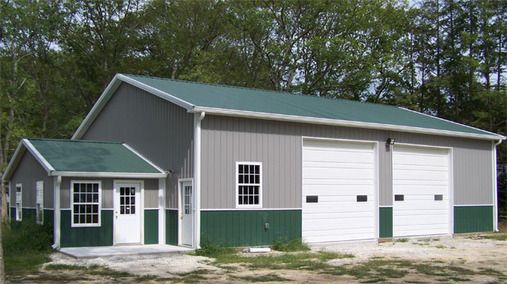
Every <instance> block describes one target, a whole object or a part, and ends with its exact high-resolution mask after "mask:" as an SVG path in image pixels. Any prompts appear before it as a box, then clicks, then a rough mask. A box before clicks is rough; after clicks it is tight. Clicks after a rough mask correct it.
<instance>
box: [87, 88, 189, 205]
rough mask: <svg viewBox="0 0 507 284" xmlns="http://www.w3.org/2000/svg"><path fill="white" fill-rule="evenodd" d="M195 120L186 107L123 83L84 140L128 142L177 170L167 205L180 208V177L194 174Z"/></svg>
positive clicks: (170, 182) (166, 167) (171, 178)
mask: <svg viewBox="0 0 507 284" xmlns="http://www.w3.org/2000/svg"><path fill="white" fill-rule="evenodd" d="M193 123H194V120H193V115H192V114H189V113H187V112H186V110H185V109H183V108H181V107H178V106H176V105H174V104H172V103H170V102H168V101H166V100H163V99H161V98H159V97H157V96H154V95H152V94H149V93H147V92H145V91H143V90H141V89H139V88H136V87H134V86H131V85H129V84H125V83H123V84H122V85H121V86H120V87H119V88H118V90H117V91H116V93H115V94H114V95H113V96H112V97H111V99H110V101H109V102H108V103H107V104H106V106H105V107H104V109H103V110H102V111H101V113H100V114H99V115H98V117H97V118H96V119H95V121H94V122H93V124H92V125H91V126H90V127H89V129H88V130H87V131H86V133H85V134H84V136H83V139H84V140H100V141H117V142H125V143H127V144H128V145H129V146H131V147H132V148H134V149H135V150H136V151H138V152H139V153H140V154H142V155H143V156H144V157H146V158H148V159H149V160H151V161H152V162H154V163H155V164H156V165H157V166H159V167H161V168H162V169H164V170H171V171H173V174H171V175H170V176H169V178H168V179H167V204H166V206H168V207H169V208H177V204H178V203H177V187H178V179H179V178H191V177H193V173H192V171H193V155H192V151H193V143H192V140H193Z"/></svg>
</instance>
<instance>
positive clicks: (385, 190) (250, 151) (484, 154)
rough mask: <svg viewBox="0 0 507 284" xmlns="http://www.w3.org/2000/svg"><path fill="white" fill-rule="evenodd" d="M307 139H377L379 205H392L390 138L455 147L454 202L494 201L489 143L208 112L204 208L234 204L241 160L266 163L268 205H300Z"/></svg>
mask: <svg viewBox="0 0 507 284" xmlns="http://www.w3.org/2000/svg"><path fill="white" fill-rule="evenodd" d="M303 137H320V138H330V139H350V140H363V141H378V143H379V144H378V155H379V160H378V171H379V195H380V196H379V205H380V206H392V204H393V195H392V185H391V184H392V176H391V173H392V172H391V153H390V150H389V147H387V146H386V140H387V138H394V139H395V141H396V143H408V144H418V145H429V146H438V147H451V148H453V158H454V159H453V165H452V166H453V180H454V204H455V205H465V204H492V202H493V195H492V192H493V189H492V171H491V165H492V161H491V142H490V141H484V140H475V139H464V138H453V137H445V136H435V135H424V134H411V133H403V132H393V131H383V130H371V129H361V128H349V127H335V126H326V125H311V124H300V123H290V122H280V121H267V120H258V119H245V118H235V117H224V116H213V115H207V116H206V117H205V119H204V120H203V121H202V193H201V196H202V208H203V209H231V208H235V206H236V205H235V185H236V177H235V165H236V162H238V161H251V162H262V163H263V185H262V186H263V207H264V208H301V194H302V193H301V180H302V179H301V171H302V169H301V164H302V162H301V161H302V160H301V159H302V158H301V151H302V144H301V143H302V139H303Z"/></svg>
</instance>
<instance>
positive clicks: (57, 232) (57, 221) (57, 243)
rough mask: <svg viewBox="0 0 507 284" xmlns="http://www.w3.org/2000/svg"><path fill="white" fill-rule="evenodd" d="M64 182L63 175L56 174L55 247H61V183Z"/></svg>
mask: <svg viewBox="0 0 507 284" xmlns="http://www.w3.org/2000/svg"><path fill="white" fill-rule="evenodd" d="M61 184H62V177H61V176H55V177H54V179H53V200H54V201H53V202H54V204H53V207H54V215H53V217H54V218H53V239H54V244H53V249H60V232H61V228H60V226H61V212H60V185H61Z"/></svg>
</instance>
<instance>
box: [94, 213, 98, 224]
mask: <svg viewBox="0 0 507 284" xmlns="http://www.w3.org/2000/svg"><path fill="white" fill-rule="evenodd" d="M93 223H96V224H98V223H99V214H93Z"/></svg>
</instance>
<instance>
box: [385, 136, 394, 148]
mask: <svg viewBox="0 0 507 284" xmlns="http://www.w3.org/2000/svg"><path fill="white" fill-rule="evenodd" d="M386 145H388V146H389V145H390V146H393V145H394V138H387V141H386Z"/></svg>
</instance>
